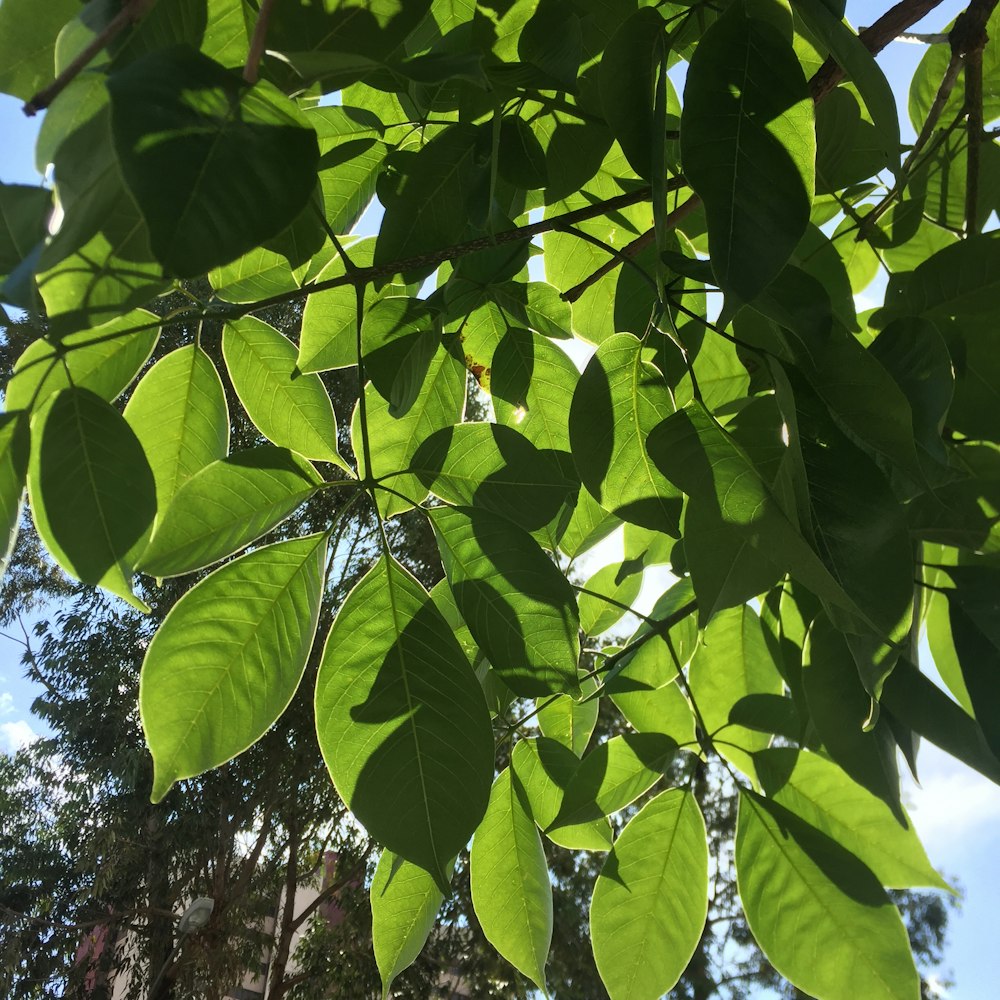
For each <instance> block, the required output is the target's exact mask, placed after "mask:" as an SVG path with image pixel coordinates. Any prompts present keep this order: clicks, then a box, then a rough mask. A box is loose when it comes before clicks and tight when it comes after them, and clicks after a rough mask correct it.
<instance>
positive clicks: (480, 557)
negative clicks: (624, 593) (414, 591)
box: [431, 507, 580, 697]
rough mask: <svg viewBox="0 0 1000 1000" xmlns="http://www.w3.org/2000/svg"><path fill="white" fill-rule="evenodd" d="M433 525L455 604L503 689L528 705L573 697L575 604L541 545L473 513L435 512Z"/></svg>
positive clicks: (495, 520)
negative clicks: (533, 699)
mask: <svg viewBox="0 0 1000 1000" xmlns="http://www.w3.org/2000/svg"><path fill="white" fill-rule="evenodd" d="M431 523H432V524H433V526H434V532H435V534H436V536H437V539H438V546H439V548H440V550H441V558H442V561H443V562H444V567H445V573H446V574H447V577H448V582H449V583H450V584H451V589H452V592H453V593H454V595H455V603H456V604H457V605H458V608H459V610H460V611H461V612H462V617H463V618H464V619H465V621H466V624H467V625H468V626H469V630H470V631H471V632H472V634H473V636H474V637H475V639H476V642H478V643H479V645H480V647H481V648H482V650H483V652H484V653H485V654H486V657H487V659H488V660H489V661H490V663H491V664H492V665H493V669H494V670H496V671H497V673H498V674H499V675H500V677H501V678H502V679H503V681H504V683H506V684H507V686H508V687H509V688H510V689H511V690H512V691H513V692H514V693H515V694H520V695H524V696H528V697H530V696H533V695H545V694H550V693H553V692H559V691H575V690H576V688H577V661H578V660H579V656H580V644H579V637H578V636H579V627H580V625H579V618H578V613H577V609H576V600H575V599H574V596H573V591H572V590H571V588H570V586H569V583H568V582H567V581H566V578H565V577H564V576H563V575H562V574H561V573H560V572H559V570H558V569H557V568H556V567H555V565H554V564H553V563H552V562H551V561H550V559H549V558H548V556H546V555H545V553H544V552H543V551H542V549H541V548H540V547H539V546H538V543H537V542H535V541H534V539H532V538H531V536H530V535H528V534H527V533H525V532H524V531H521V530H520V529H518V528H516V527H514V526H513V525H512V524H510V523H508V522H506V521H504V520H502V519H501V518H499V517H496V516H495V515H493V514H489V513H487V512H486V511H477V510H474V509H472V508H468V509H467V508H443V507H437V508H434V509H433V510H432V511H431Z"/></svg>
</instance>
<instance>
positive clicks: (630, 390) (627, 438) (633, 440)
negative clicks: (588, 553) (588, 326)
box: [569, 333, 681, 537]
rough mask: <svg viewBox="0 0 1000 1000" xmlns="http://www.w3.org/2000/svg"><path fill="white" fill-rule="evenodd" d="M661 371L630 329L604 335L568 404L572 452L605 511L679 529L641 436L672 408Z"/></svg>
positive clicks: (674, 505)
mask: <svg viewBox="0 0 1000 1000" xmlns="http://www.w3.org/2000/svg"><path fill="white" fill-rule="evenodd" d="M673 410H674V406H673V402H672V400H671V398H670V392H669V390H668V389H667V386H666V384H665V382H664V381H663V376H662V375H661V374H660V372H659V371H658V370H657V369H656V368H654V367H653V365H651V364H650V363H649V362H648V361H645V360H643V357H642V344H641V342H640V341H639V340H638V338H636V337H633V336H632V335H631V334H628V333H622V334H616V335H615V336H613V337H609V338H608V339H607V340H606V341H604V343H603V344H601V346H600V347H599V348H598V350H597V353H596V354H595V355H594V356H593V358H591V360H590V363H589V364H588V365H587V367H586V369H585V370H584V373H583V375H582V376H581V377H580V381H579V383H578V384H577V388H576V392H575V393H574V394H573V405H572V408H571V409H570V426H569V429H570V440H571V442H572V446H573V458H574V460H575V462H576V465H577V469H578V471H579V473H580V478H581V480H582V481H583V484H584V486H586V488H587V490H588V491H589V492H590V493H591V494H592V495H593V497H594V498H595V499H596V500H597V501H598V502H599V503H600V504H601V506H602V507H604V508H605V509H606V510H608V511H610V512H611V513H613V514H615V515H616V516H617V517H620V518H622V519H623V520H626V521H629V522H633V523H635V524H638V525H641V526H642V527H646V528H653V529H655V530H658V531H665V532H666V533H667V534H669V535H674V536H675V537H676V536H677V535H678V534H679V526H678V522H679V520H680V511H681V494H680V491H679V490H678V489H677V487H676V486H674V485H673V484H672V483H671V482H670V480H669V478H667V477H665V476H664V475H663V474H662V473H661V472H660V470H659V469H657V467H656V466H655V465H654V464H653V462H651V461H650V459H649V456H648V455H647V453H646V449H645V446H644V444H645V439H646V436H647V435H648V434H649V433H650V432H651V431H652V430H653V428H654V427H656V426H657V425H658V424H660V422H661V421H663V420H664V418H665V417H667V416H669V415H670V414H671V413H673Z"/></svg>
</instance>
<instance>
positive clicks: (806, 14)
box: [795, 0, 923, 176]
mask: <svg viewBox="0 0 1000 1000" xmlns="http://www.w3.org/2000/svg"><path fill="white" fill-rule="evenodd" d="M795 10H796V13H797V14H798V15H799V16H801V17H802V19H803V20H804V21H805V23H806V25H807V26H808V27H809V28H810V29H811V30H812V31H813V32H815V34H816V35H817V37H818V38H819V39H820V40H821V41H822V42H823V43H824V44H825V45H826V47H827V48H828V49H829V50H830V55H831V57H832V58H833V59H835V60H836V61H837V64H838V65H839V66H841V67H842V68H843V69H844V71H845V72H846V73H847V75H848V76H849V77H850V78H851V80H852V82H853V83H854V85H855V86H856V87H857V88H858V92H859V93H860V94H861V96H862V97H863V98H864V101H865V106H866V107H867V108H868V113H869V115H870V116H871V120H872V123H873V124H874V126H875V128H874V135H875V137H877V140H878V143H879V147H878V151H879V153H880V154H881V155H882V157H884V159H883V161H882V162H881V163H880V165H879V166H878V168H877V170H876V171H873V173H876V172H877V171H878V170H881V169H883V168H888V169H890V170H891V171H892V172H893V173H896V172H897V171H898V169H899V148H900V137H899V114H898V112H897V111H896V98H895V95H894V94H893V92H892V87H891V86H890V84H889V81H888V80H887V79H886V77H885V74H884V73H883V72H882V70H881V68H880V67H879V64H878V63H877V62H876V61H875V57H874V56H873V55H872V53H871V52H870V51H869V50H868V49H867V48H866V47H865V46H864V44H863V43H862V42H861V40H860V39H859V38H858V36H857V35H856V34H855V33H854V32H853V31H852V30H851V29H850V28H849V27H848V26H847V25H846V24H845V23H844V21H843V20H841V19H840V18H839V17H838V16H837V15H836V13H835V12H834V11H832V10H831V9H830V6H829V4H828V3H827V2H826V0H796V7H795ZM922 124H923V122H921V125H922ZM919 127H920V126H918V128H919ZM869 176H870V175H869Z"/></svg>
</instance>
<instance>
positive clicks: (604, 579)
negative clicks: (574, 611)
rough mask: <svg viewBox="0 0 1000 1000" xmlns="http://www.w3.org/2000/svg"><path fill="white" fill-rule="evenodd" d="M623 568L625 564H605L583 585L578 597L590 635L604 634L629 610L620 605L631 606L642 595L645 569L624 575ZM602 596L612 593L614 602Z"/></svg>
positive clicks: (586, 629) (583, 626)
mask: <svg viewBox="0 0 1000 1000" xmlns="http://www.w3.org/2000/svg"><path fill="white" fill-rule="evenodd" d="M623 568H624V567H623V565H622V564H617V565H611V566H604V567H603V568H602V569H599V570H598V571H597V572H596V573H595V574H594V575H593V576H592V577H590V579H589V580H587V582H586V583H585V584H584V585H583V590H582V591H580V597H579V606H580V628H582V629H583V631H584V632H585V633H586V634H587V635H591V636H593V635H601V634H602V633H603V632H607V631H608V630H609V629H611V628H613V627H614V626H615V625H616V624H617V623H618V622H619V621H621V619H622V616H623V615H625V614H627V613H628V612H627V611H626V609H625V608H622V607H619V605H621V604H625V605H628V606H629V607H631V605H632V602H633V601H635V599H636V598H637V597H638V596H639V591H640V590H641V589H642V573H630V574H628V575H627V576H624V577H621V572H622V569H623ZM620 577H621V578H620ZM603 597H610V598H612V600H613V601H614V602H615V603H611V602H610V601H605V600H603V599H602V598H603Z"/></svg>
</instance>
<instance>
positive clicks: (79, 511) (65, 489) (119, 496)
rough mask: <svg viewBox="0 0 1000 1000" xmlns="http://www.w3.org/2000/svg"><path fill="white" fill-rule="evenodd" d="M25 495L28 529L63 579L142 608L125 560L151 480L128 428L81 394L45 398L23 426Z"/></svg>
mask: <svg viewBox="0 0 1000 1000" xmlns="http://www.w3.org/2000/svg"><path fill="white" fill-rule="evenodd" d="M31 439H32V440H31V463H30V466H29V468H28V495H29V498H30V501H31V512H32V515H33V517H34V519H35V527H36V528H37V529H38V534H39V535H40V536H41V538H42V541H43V542H45V546H46V548H48V550H49V552H51V553H52V556H53V557H54V558H55V560H56V562H58V563H59V565H60V566H62V568H63V569H64V570H66V572H67V573H70V574H72V575H73V576H75V577H77V578H78V579H79V580H82V581H83V582H84V583H89V584H91V585H93V584H98V585H100V586H102V587H104V588H106V589H107V590H110V591H111V592H112V593H113V594H117V595H118V596H119V597H123V598H124V599H125V600H126V601H129V603H131V604H133V605H134V606H136V607H139V608H142V609H145V605H143V604H142V602H141V601H139V600H138V599H137V598H136V597H134V596H133V594H132V568H133V567H132V558H131V553H132V552H133V551H134V549H135V548H136V547H138V546H140V545H141V544H142V540H143V538H144V537H145V535H146V534H147V533H148V531H149V529H150V528H151V527H152V523H153V516H154V514H155V513H156V488H155V485H154V483H153V475H152V473H151V472H150V469H149V465H148V464H147V462H146V456H145V455H144V454H143V451H142V445H140V444H139V441H138V439H137V438H136V436H135V434H133V432H132V429H131V428H130V427H129V426H128V424H127V423H125V421H124V419H123V418H122V416H121V415H120V414H119V413H118V412H117V411H116V410H115V409H113V408H112V407H111V406H110V404H108V403H106V402H105V401H104V400H103V399H101V398H100V397H99V396H96V395H94V393H92V392H91V391H90V390H89V389H72V388H71V389H62V390H60V391H59V392H57V393H55V394H54V395H53V396H50V397H49V399H48V401H47V402H46V404H45V406H44V407H43V408H42V410H41V411H40V412H39V413H36V414H35V416H34V418H33V420H32V423H31Z"/></svg>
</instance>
